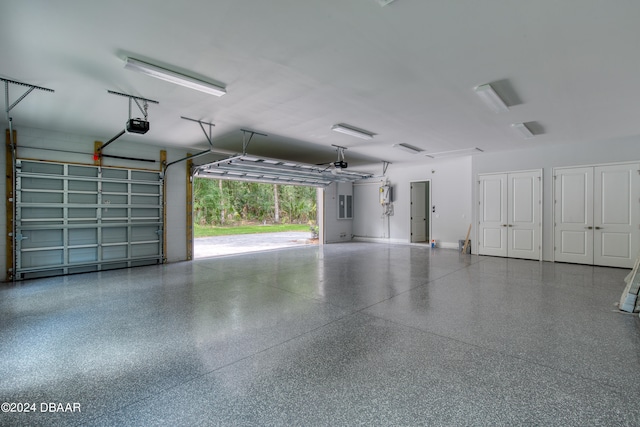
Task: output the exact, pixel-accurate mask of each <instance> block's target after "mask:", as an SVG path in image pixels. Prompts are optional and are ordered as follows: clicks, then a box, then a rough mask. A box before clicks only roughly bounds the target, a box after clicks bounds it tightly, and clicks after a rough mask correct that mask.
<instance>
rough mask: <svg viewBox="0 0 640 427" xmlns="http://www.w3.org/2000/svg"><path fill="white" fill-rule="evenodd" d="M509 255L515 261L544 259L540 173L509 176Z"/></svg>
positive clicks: (522, 173) (512, 174) (532, 172)
mask: <svg viewBox="0 0 640 427" xmlns="http://www.w3.org/2000/svg"><path fill="white" fill-rule="evenodd" d="M507 179H508V184H507V201H508V209H507V254H508V256H509V257H512V258H526V259H540V250H541V242H540V230H541V227H542V224H541V218H540V207H541V203H542V200H541V198H540V187H541V186H540V183H541V179H542V176H541V173H540V171H530V172H516V173H510V174H508V175H507Z"/></svg>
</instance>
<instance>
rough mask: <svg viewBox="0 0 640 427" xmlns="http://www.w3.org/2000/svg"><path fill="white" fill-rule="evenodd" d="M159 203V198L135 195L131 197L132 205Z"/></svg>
mask: <svg viewBox="0 0 640 427" xmlns="http://www.w3.org/2000/svg"><path fill="white" fill-rule="evenodd" d="M159 203H160V196H155V195H154V196H141V195H139V194H135V195H132V196H131V204H132V205H156V206H157V205H158V204H159Z"/></svg>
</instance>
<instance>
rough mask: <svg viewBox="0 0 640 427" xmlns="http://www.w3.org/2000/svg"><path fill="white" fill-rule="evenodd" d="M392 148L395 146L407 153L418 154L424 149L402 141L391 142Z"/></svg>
mask: <svg viewBox="0 0 640 427" xmlns="http://www.w3.org/2000/svg"><path fill="white" fill-rule="evenodd" d="M393 148H397V149H399V150H404V151H406V152H408V153H411V154H418V153H420V152H422V151H424V150H423V149H422V148H420V147H416V146H414V145H411V144H405V143H404V142H402V143H400V144H393Z"/></svg>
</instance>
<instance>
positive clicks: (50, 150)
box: [0, 127, 187, 280]
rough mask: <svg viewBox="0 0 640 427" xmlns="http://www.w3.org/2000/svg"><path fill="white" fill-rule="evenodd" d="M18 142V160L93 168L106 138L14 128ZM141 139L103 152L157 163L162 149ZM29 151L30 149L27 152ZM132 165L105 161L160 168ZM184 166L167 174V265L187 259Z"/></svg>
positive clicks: (2, 248)
mask: <svg viewBox="0 0 640 427" xmlns="http://www.w3.org/2000/svg"><path fill="white" fill-rule="evenodd" d="M15 130H16V131H17V135H18V137H17V141H18V157H19V158H30V159H37V160H51V161H58V162H73V163H83V164H93V158H92V153H93V145H94V141H96V140H99V141H108V140H109V139H110V138H111V137H112V136H113V135H111V136H109V137H104V136H103V137H95V136H85V135H73V134H68V133H63V132H53V131H49V130H42V129H35V128H24V127H16V128H15ZM114 135H115V133H114ZM143 138H144V137H143V136H137V135H136V136H130V135H124V136H122V137H121V138H120V139H118V140H116V141H115V142H113V143H112V144H111V145H109V147H108V148H107V149H106V150H105V153H107V154H114V155H119V156H127V157H138V158H144V159H153V160H156V161H158V162H159V160H160V150H161V149H163V148H162V147H158V146H151V145H148V144H144V143H143V142H140V140H142V139H143ZM29 147H30V148H29ZM164 149H165V150H166V151H167V159H168V161H169V162H171V161H173V160H177V159H179V158H182V157H184V156H185V151H182V150H179V149H175V148H164ZM60 150H66V151H72V152H81V153H87V154H75V153H71V152H65V151H60ZM0 151H1V152H2V153H1V154H0V168H2V170H3V172H4V169H5V161H4V156H5V150H0ZM158 162H156V163H147V162H135V161H130V160H121V159H109V158H105V159H104V161H103V164H104V165H105V166H120V167H128V168H144V169H159V168H160V164H159V163H158ZM185 167H186V162H182V163H177V164H175V165H173V166H171V167H170V168H169V170H168V171H167V176H166V180H167V193H166V194H165V197H166V198H167V224H166V226H167V254H166V257H167V260H168V261H170V262H174V261H182V260H185V259H186V253H187V252H186V247H187V245H186V238H185V233H186V193H185V190H186V169H185ZM0 182H1V184H0V186H1V187H2V188H1V189H0V191H2V194H5V188H4V187H5V180H4V179H3V180H0ZM1 199H2V202H0V209H2V212H4V210H5V209H6V202H5V197H4V196H3V197H2V198H1ZM0 226H2V228H1V229H2V230H4V229H5V228H4V227H6V217H5V216H4V215H2V220H0ZM0 241H1V243H0V280H6V270H7V266H6V249H7V248H6V242H5V239H0Z"/></svg>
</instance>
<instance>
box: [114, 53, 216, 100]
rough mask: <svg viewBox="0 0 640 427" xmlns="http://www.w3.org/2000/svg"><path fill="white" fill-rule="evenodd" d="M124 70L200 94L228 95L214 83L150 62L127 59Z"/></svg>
mask: <svg viewBox="0 0 640 427" xmlns="http://www.w3.org/2000/svg"><path fill="white" fill-rule="evenodd" d="M124 68H126V69H128V70H133V71H137V72H139V73H143V74H146V75H148V76H151V77H155V78H156V79H160V80H164V81H166V82H170V83H173V84H177V85H180V86H184V87H188V88H190V89H195V90H199V91H200V92H205V93H208V94H210V95H215V96H222V95H224V94H226V93H227V91H226V90H225V88H223V87H220V86H217V85H214V84H213V83H209V82H205V81H202V80H199V79H196V78H194V77H189V76H185V75H184V74H180V73H177V72H175V71H171V70H167V69H166V68H162V67H159V66H157V65H153V64H149V63H148V62H144V61H141V60H139V59H135V58H125V59H124Z"/></svg>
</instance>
